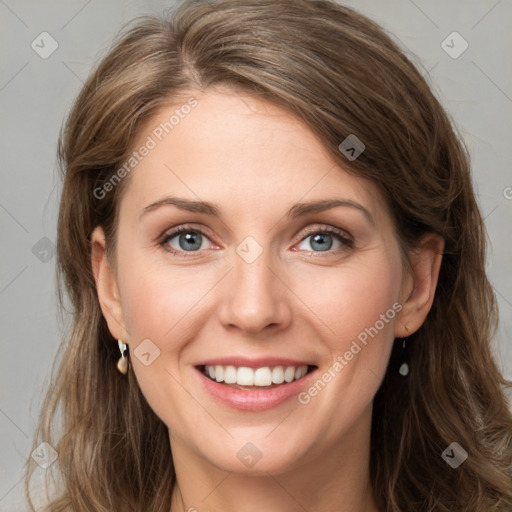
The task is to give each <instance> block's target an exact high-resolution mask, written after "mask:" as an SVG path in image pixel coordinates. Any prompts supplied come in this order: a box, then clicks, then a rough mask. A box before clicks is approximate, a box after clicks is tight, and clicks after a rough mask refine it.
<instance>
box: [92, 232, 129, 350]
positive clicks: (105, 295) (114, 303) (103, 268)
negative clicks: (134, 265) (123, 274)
mask: <svg viewBox="0 0 512 512" xmlns="http://www.w3.org/2000/svg"><path fill="white" fill-rule="evenodd" d="M91 264H92V271H93V274H94V280H95V281H96V290H97V293H98V300H99V303H100V307H101V311H102V313H103V316H104V317H105V320H106V321H107V325H108V329H109V331H110V334H112V336H113V337H114V338H115V339H116V340H119V339H120V340H123V341H124V342H127V340H128V339H129V336H128V332H127V330H126V327H125V321H124V315H123V308H122V306H121V300H120V295H119V288H118V286H117V278H116V275H115V272H114V271H113V269H112V268H111V266H110V264H109V262H108V260H107V256H106V243H105V233H104V231H103V228H102V227H101V226H97V227H96V228H95V229H94V231H93V233H92V235H91Z"/></svg>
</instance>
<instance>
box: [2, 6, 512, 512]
mask: <svg viewBox="0 0 512 512" xmlns="http://www.w3.org/2000/svg"><path fill="white" fill-rule="evenodd" d="M345 3H346V4H347V5H350V6H352V7H355V8H356V9H358V10H359V11H361V12H363V13H364V14H367V15H369V16H370V17H371V18H373V19H374V20H376V21H377V22H379V23H380V24H381V25H382V26H383V27H384V28H386V29H388V30H389V31H390V32H391V33H392V34H394V37H395V38H397V40H399V42H400V44H401V45H402V46H403V48H405V49H407V52H408V54H409V56H410V57H412V58H413V60H414V62H415V63H417V65H418V66H419V67H420V68H421V69H422V70H423V73H425V74H429V76H430V83H431V84H432V87H433V88H434V90H435V91H436V93H437V95H438V97H439V98H440V99H441V101H442V103H443V104H444V105H445V107H446V108H447V110H448V111H449V112H450V114H451V115H452V117H453V119H454V121H455V123H456V125H457V126H458V128H459V129H460V131H461V133H462V135H463V137H464V139H465V141H466V142H467V144H468V146H469V149H470V151H471V155H472V162H473V172H474V182H475V188H476V190H477V193H478V197H479V201H480V204H481V208H482V211H483V214H484V216H485V222H486V226H487V229H488V233H489V238H490V242H491V246H490V252H489V262H488V272H489V276H490V278H491V281H492V283H493V285H494V286H495V290H496V294H497V297H498V301H499V307H500V314H501V318H500V328H499V332H498V335H497V339H496V343H495V352H496V357H497V360H498V363H499V365H500V366H501V368H502V370H503V372H504V374H505V376H506V377H507V378H509V379H512V342H511V334H512V314H511V313H512V272H511V269H512V262H511V258H510V254H511V253H512V237H511V220H512V189H508V188H507V187H512V171H511V162H512V151H511V143H510V136H511V134H512V130H511V128H512V126H511V125H512V115H511V114H512V73H511V67H510V64H506V62H509V63H510V50H511V49H512V32H511V31H510V26H511V25H512V23H511V22H512V2H511V0H481V1H475V0H452V1H450V2H447V1H445V0H444V1H443V0H435V1H427V0H414V1H413V0H390V1H382V0H381V1H379V0H353V1H348V2H345ZM172 4H173V2H172V1H163V0H162V1H157V0H153V1H149V0H148V1H142V0H138V1H137V0H132V1H129V0H111V1H108V2H105V1H104V2H100V1H99V0H89V1H86V0H72V1H70V0H67V1H64V0H52V1H46V2H37V1H36V0H22V1H18V2H16V1H15V0H0V16H1V30H0V37H1V46H0V54H1V59H2V60H1V62H2V71H1V77H0V105H1V112H2V122H1V127H0V130H1V131H0V135H1V137H0V140H1V147H2V152H1V157H2V167H1V180H2V187H1V191H0V233H1V243H2V251H1V265H0V307H1V313H0V315H1V316H0V325H1V328H2V330H1V332H2V338H1V340H2V341H1V358H0V381H1V388H0V389H1V396H0V432H1V436H0V467H1V469H0V510H2V511H13V510H21V508H18V507H17V505H16V504H17V503H19V502H20V493H21V492H22V491H23V482H22V478H23V475H22V472H21V469H22V465H23V463H24V460H25V457H26V456H27V455H28V454H29V451H30V448H31V437H32V433H33V430H34V425H35V421H36V419H37V416H38V412H39V407H40V403H41V399H42V396H43V390H44V388H45V387H46V384H47V383H48V379H49V376H50V370H51V364H52V361H53V359H54V357H55V356H56V355H57V350H58V345H59V342H60V329H61V327H60V326H59V323H58V317H57V309H56V299H55V285H54V263H55V258H54V257H53V245H52V244H53V242H55V237H56V218H57V208H58V200H59V194H60V182H59V176H58V173H57V171H56V165H55V164H56V159H55V150H56V142H57V137H58V132H59V129H60V126H61V123H62V121H63V119H64V117H65V114H66V113H67V112H68V109H69V108H70V105H71V102H72V100H73V98H74V97H75V95H76V94H77V93H78V91H79V89H80V87H81V85H82V82H83V81H84V79H85V77H86V76H87V74H88V73H89V71H90V69H91V66H92V65H93V63H94V62H96V61H97V59H98V58H99V57H100V56H101V55H102V54H103V53H104V52H105V49H106V48H107V46H108V45H109V43H110V41H111V39H112V36H113V35H114V33H115V32H117V30H118V29H119V28H120V26H121V24H123V23H124V22H126V21H128V20H130V19H131V18H132V17H134V16H135V15H137V14H141V13H148V12H153V13H154V12H156V13H160V12H162V11H163V10H164V8H168V7H169V6H171V5H172ZM43 31H47V32H49V33H50V34H51V36H52V37H53V38H54V39H55V40H56V41H57V43H58V48H57V50H56V51H55V52H54V53H53V54H52V55H51V56H49V57H48V58H47V59H43V58H41V57H40V56H39V55H38V53H36V51H34V49H33V48H32V47H31V43H32V41H34V40H35V41H36V43H37V42H38V41H40V38H38V36H39V34H41V33H42V32H43ZM453 31H457V32H458V33H459V34H460V35H461V36H462V37H463V38H464V39H465V40H466V41H467V43H468V44H469V47H468V49H467V50H466V51H465V52H464V53H463V54H462V55H460V56H459V57H458V58H456V59H454V58H452V57H450V56H449V55H448V54H447V53H446V52H445V50H444V49H443V48H442V46H441V43H442V41H444V40H445V39H446V38H447V36H448V35H449V34H451V33H452V32H453ZM452 39H453V37H452V38H451V39H450V38H449V39H448V42H447V44H448V45H450V46H453V48H452V50H451V51H452V52H453V51H457V50H459V49H460V48H462V47H461V46H460V45H461V42H460V41H459V40H457V38H455V39H453V43H452ZM39 44H40V46H42V45H41V43H39ZM45 48H46V50H48V48H49V40H46V44H45ZM42 50H43V49H42V48H41V50H40V51H42ZM507 190H509V192H510V193H509V194H507ZM507 195H508V197H509V199H507V197H506V196H507ZM41 239H42V240H41ZM112 371H115V370H114V368H113V369H112ZM41 472H43V470H41Z"/></svg>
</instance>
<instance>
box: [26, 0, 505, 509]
mask: <svg viewBox="0 0 512 512" xmlns="http://www.w3.org/2000/svg"><path fill="white" fill-rule="evenodd" d="M214 85H227V86H229V87H231V88H232V89H233V90H234V91H236V90H240V91H244V92H246V93H250V94H253V95H256V96H258V97H259V98H262V99H264V100H267V101H269V102H271V103H273V104H275V105H277V106H280V107H282V108H284V109H286V110H287V111H288V112H290V113H292V114H294V115H295V116H297V118H298V119H300V120H302V121H303V122H305V123H306V124H307V126H308V127H309V128H310V129H311V130H312V132H313V133H315V135H316V136H318V137H319V139H320V140H321V141H322V142H323V144H324V146H325V148H326V149H327V150H328V151H329V152H330V154H331V155H332V157H333V158H334V159H335V161H336V162H339V164H340V165H341V166H343V168H345V169H346V170H347V171H349V172H351V173H354V174H355V175H358V176H363V177H365V178H368V179H370V180H372V181H373V182H374V183H375V184H376V185H377V186H378V188H379V189H380V191H381V192H382V195H383V197H384V198H385V200H386V201H387V203H388V204H389V207H390V209H391V212H392V215H393V217H394V222H395V228H396V232H397V236H398V238H399V240H400V245H401V248H402V250H403V252H404V254H409V253H410V251H413V250H414V249H415V247H416V246H417V245H418V243H419V241H420V239H421V237H422V236H423V235H424V234H425V233H427V232H436V233H438V234H439V235H441V236H442V237H443V238H444V240H445V250H444V253H443V262H442V266H441V270H440V276H439V281H438V285H437V290H436V295H435V299H434V303H433V306H432V309H431V311H430V313H429V314H428V316H427V318H426V320H425V322H424V324H423V325H422V326H421V327H420V329H419V330H418V331H417V332H415V333H414V334H413V335H412V336H410V343H409V357H410V367H411V372H410V374H409V376H408V379H407V382H406V383H404V380H403V379H401V378H400V376H397V373H398V372H397V368H398V365H399V352H397V346H398V344H395V345H396V347H395V348H394V349H393V352H392V354H391V359H390V361H389V365H388V369H387V373H386V375H385V377H384V380H383V382H382V384H381V386H380V388H379V390H378V392H377V394H376V396H375V398H374V404H373V419H372V432H371V456H370V475H371V481H372V485H373V489H374V492H375V495H376V499H377V504H378V506H379V508H380V510H381V511H382V512H399V511H400V512H406V511H407V512H409V511H410V512H427V511H437V512H484V511H485V512H489V511H496V512H506V511H508V512H510V510H512V475H511V461H512V444H511V443H512V415H511V411H510V409H509V404H508V402H507V400H506V398H505V393H504V391H505V388H506V387H507V386H510V385H511V383H510V382H508V381H506V380H505V379H504V378H503V376H502V375H501V374H500V371H499V369H498V368H497V365H496V363H495V361H494V360H493V356H492V351H491V342H492V339H493V337H494V335H495V331H496V325H497V306H496V300H495V296H494V292H493V290H492V287H491V285H490V283H489V281H488V278H487V276H486V272H485V257H486V232H485V228H484V223H483V219H482V216H481V213H480V211H479V208H478V205H477V202H476V200H475V194H474V191H473V187H472V182H471V175H470V163H469V156H468V151H467V149H466V147H465V145H464V143H463V142H462V138H461V136H460V135H458V133H457V131H456V129H455V128H454V124H453V122H452V121H451V119H450V118H449V116H448V115H447V113H446V112H445V110H444V109H443V107H442V106H441V104H440V102H439V101H438V100H437V99H436V97H435V95H434V94H433V92H432V91H431V89H430V87H429V85H428V84H427V82H426V80H425V79H424V78H423V77H422V74H421V73H420V72H419V71H418V70H417V68H416V67H415V65H414V64H413V63H412V61H411V60H410V58H409V57H407V56H406V54H405V53H404V51H403V50H401V48H400V47H399V45H398V44H396V43H395V42H394V40H393V39H392V38H391V37H390V36H389V35H388V34H386V32H385V31H384V30H383V29H382V28H381V27H379V26H378V25H377V24H376V23H374V22H373V21H371V20H369V19H368V18H366V17H365V16H362V15H361V14H358V13H357V12H355V11H354V10H352V9H350V8H348V7H344V6H341V5H339V4H337V3H335V2H332V1H328V0H317V1H315V0H277V1H276V0H219V1H217V2H198V1H186V2H184V3H182V4H180V5H179V6H178V7H177V8H176V9H175V10H174V11H173V12H171V13H170V14H169V15H165V16H162V17H155V16H146V17H142V18H138V19H137V20H134V22H133V24H132V25H130V26H128V27H126V28H125V29H124V30H123V31H122V32H121V33H120V34H119V36H118V37H117V39H116V40H115V41H114V43H113V46H112V48H111V49H110V51H109V52H108V54H106V55H105V56H104V57H103V59H102V60H101V61H100V62H99V64H98V65H97V67H96V69H95V70H94V72H93V73H92V75H91V76H90V78H89V79H88V80H87V82H86V84H85V85H84V87H83V88H82V90H81V92H80V94H79V96H78V97H77V99H76V101H75V103H74V106H73V108H72V110H71V112H70V114H69V116H68V118H67V122H66V124H65V126H64V127H63V130H62V133H61V137H60V140H59V161H60V166H61V169H62V177H63V191H62V196H61V203H60V210H59V218H58V238H57V246H58V255H57V265H58V284H59V299H60V301H61V305H63V304H64V302H65V299H66V297H67V298H69V301H70V304H71V306H72V311H71V318H72V324H71V326H70V329H69V332H67V334H66V336H65V337H64V339H63V341H62V346H61V350H60V351H59V352H60V353H61V354H62V356H61V359H60V360H59V361H58V362H57V361H56V363H55V364H56V365H57V364H58V366H57V368H58V371H57V372H56V374H55V375H54V376H53V378H52V382H51V385H50V387H49V389H48V391H47V394H46V397H45V400H44V403H43V407H42V412H41V417H40V420H39V425H38V427H37V430H36V434H35V439H34V447H35V446H37V444H38V443H39V442H40V441H46V442H48V443H50V444H51V445H52V446H54V447H55V449H56V450H57V452H58V463H56V464H54V465H53V466H51V468H49V470H48V472H50V471H51V470H55V471H56V474H58V476H59V477H60V479H61V488H60V489H59V493H58V494H57V495H56V496H54V497H53V498H52V500H51V502H50V504H49V505H48V509H47V510H49V511H50V512H64V511H66V512H70V511H87V512H107V511H108V512H113V511H123V512H128V511H133V512H147V511H148V510H151V511H152V512H168V511H169V509H170V504H171V494H172V489H173V487H174V485H175V473H174V466H173V459H172V453H171V450H170V445H169V438H168V431H167V427H166V426H165V425H164V423H163V422H162V421H161V420H160V419H159V418H158V417H157V416H156V414H155V413H154V412H153V411H152V409H151V408H150V407H149V405H148V403H147V402H146V400H145V398H144V396H143V395H142V393H141V391H140V389H139V387H138V385H137V381H136V378H135V375H134V373H133V370H132V369H131V368H130V370H129V372H128V375H127V376H123V375H121V374H120V373H119V372H118V371H117V370H116V361H117V359H118V357H119V352H118V350H117V343H116V341H115V340H114V339H113V338H112V336H111V334H110V333H109V330H108V328H107V325H106V322H105V319H104V318H103V316H102V313H101V309H100V306H99V302H98V296H97V291H96V287H95V281H94V278H93V274H92V268H91V244H90V237H91V233H92V231H93V229H94V228H95V227H96V226H98V225H101V226H103V228H104V230H105V233H106V238H107V253H108V255H109V258H110V259H111V260H112V261H114V260H115V258H114V254H115V245H116V239H115V235H116V226H117V222H118V206H119V199H120V197H121V196H122V193H123V190H124V187H125V186H126V182H127V180H128V178H124V179H123V180H121V182H120V183H119V185H118V186H117V187H115V188H114V189H113V190H112V191H111V192H109V193H108V194H106V195H105V197H102V198H98V197H97V194H95V193H94V191H95V190H96V189H98V187H102V186H104V184H105V183H107V182H108V181H109V180H111V179H112V177H113V176H114V174H115V172H116V171H117V170H118V169H119V168H120V167H121V166H122V165H123V163H124V162H125V160H126V158H127V155H129V154H130V152H131V151H133V144H134V141H135V138H136V136H137V135H138V134H139V133H140V131H141V129H142V127H143V126H144V125H145V123H146V122H147V121H148V119H150V118H151V117H152V116H153V115H154V114H155V113H156V112H157V111H158V110H159V109H160V108H161V107H162V106H164V105H169V104H174V103H176V102H177V101H178V99H179V98H183V97H186V95H187V94H189V93H190V91H193V90H205V89H207V88H208V87H210V86H214ZM350 134H355V135H357V137H358V138H359V139H360V140H362V141H363V142H364V144H365V146H366V149H365V151H364V153H362V154H361V156H360V157H359V158H357V160H354V161H349V160H347V159H346V158H345V156H344V155H342V154H341V153H340V151H339V149H338V146H339V144H340V143H341V142H342V141H343V140H344V139H345V138H346V137H347V136H348V135H350ZM63 307H64V306H63ZM54 369H55V367H54ZM57 426H58V427H59V430H58V432H54V430H53V428H54V427H57ZM54 436H56V438H55V439H54ZM453 441H457V442H458V443H459V444H460V445H461V446H462V447H464V449H465V450H466V451H467V452H468V454H469V457H468V458H467V460H466V461H465V462H464V463H463V464H462V465H461V466H460V467H459V468H458V469H456V470H454V469H452V468H451V467H450V466H449V465H448V464H447V463H446V462H445V461H444V460H443V458H442V457H441V453H442V452H443V450H444V449H445V448H446V447H447V446H449V445H450V444H451V443H452V442H453ZM34 466H35V463H34V462H33V461H32V460H31V459H30V458H29V459H28V462H27V464H26V482H25V485H26V492H27V496H28V499H29V502H30V503H32V502H31V501H30V497H29V482H30V479H31V475H32V473H33V470H34ZM49 474H50V473H48V475H49ZM52 474H53V473H52Z"/></svg>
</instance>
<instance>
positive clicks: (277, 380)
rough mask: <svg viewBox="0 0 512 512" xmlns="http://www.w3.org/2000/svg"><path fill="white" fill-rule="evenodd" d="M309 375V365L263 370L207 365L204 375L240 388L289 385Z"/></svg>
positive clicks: (268, 367) (264, 368)
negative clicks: (284, 383)
mask: <svg viewBox="0 0 512 512" xmlns="http://www.w3.org/2000/svg"><path fill="white" fill-rule="evenodd" d="M306 373H308V367H307V365H303V366H297V367H295V366H274V367H272V368H271V367H270V366H263V367H261V368H249V367H247V366H240V367H238V368H236V367H235V366H222V365H220V364H217V365H214V366H212V365H206V366H205V367H204V374H205V375H207V376H209V377H210V379H212V380H215V381H217V382H225V383H226V384H238V385H239V386H261V387H264V386H270V385H272V384H282V383H283V382H286V383H289V382H292V381H294V380H297V379H300V378H301V377H304V375H306Z"/></svg>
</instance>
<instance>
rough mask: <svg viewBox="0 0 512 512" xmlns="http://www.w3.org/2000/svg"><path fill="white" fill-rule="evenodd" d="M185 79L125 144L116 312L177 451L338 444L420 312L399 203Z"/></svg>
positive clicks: (218, 456) (274, 117)
mask: <svg viewBox="0 0 512 512" xmlns="http://www.w3.org/2000/svg"><path fill="white" fill-rule="evenodd" d="M193 96H194V98H195V100H197V103H196V102H195V101H192V100H191V101H189V103H188V104H189V105H192V107H191V108H182V105H185V104H187V101H186V100H185V101H184V102H183V104H177V105H173V106H172V107H169V108H165V109H163V110H161V112H160V113H159V115H158V116H157V117H155V118H154V119H152V120H151V121H150V122H149V123H148V124H147V126H146V130H144V132H143V133H141V134H140V137H139V139H138V142H137V144H136V145H135V148H134V149H135V150H136V151H138V155H139V156H138V157H137V158H138V159H140V162H139V163H138V165H137V166H136V168H135V169H134V170H132V171H131V172H132V173H133V174H132V175H131V176H130V181H129V183H128V184H127V187H126V189H125V191H124V193H123V197H122V200H121V205H120V221H119V229H118V239H117V254H116V267H117V268H116V271H115V273H112V272H110V269H109V268H108V266H107V265H106V261H105V259H104V258H103V259H101V258H100V259H101V262H100V263H99V267H98V268H101V271H99V274H97V275H98V276H99V285H98V290H99V295H100V300H101V303H102V307H103V311H104V314H105V316H106V318H107V321H108V323H109V328H110V330H111V332H112V334H113V336H114V337H116V338H121V339H123V341H124V342H125V343H127V344H129V351H130V362H131V365H132V367H133V371H134V372H135V375H136V378H137V381H138V383H139V385H140V388H141V390H142V392H143V394H144V396H145V397H146V399H147V401H148V403H149V404H150V406H151V407H152V409H153V410H154V411H155V413H156V414H157V415H158V416H159V417H160V418H161V419H162V421H163V422H164V423H165V424H166V425H167V427H168V428H169V432H170V438H171V446H172V448H173V451H174V452H175V453H179V452H180V450H181V451H187V452H188V453H189V454H194V456H196V457H197V458H198V460H201V461H203V462H205V463H208V464H212V465H214V466H216V467H218V468H221V469H223V470H227V471H238V472H249V471H258V472H260V471H263V472H267V471H270V472H272V473H274V474H278V473H279V472H284V471H286V470H288V469H290V468H293V467H299V466H300V465H302V464H306V463H307V464H312V463H314V462H315V460H317V462H318V460H321V458H322V457H325V456H326V455H327V454H328V455H332V454H333V453H336V452H337V451H339V452H340V457H343V453H345V454H347V453H349V451H350V450H351V449H352V450H353V449H354V448H355V447H358V448H359V447H360V445H361V443H362V444H363V445H364V444H365V443H366V445H367V441H368V436H369V429H370V418H371V406H372V400H373V397H374V395H375V393H376V391H377V389H378V387H379V385H380V383H381V380H382V378H383V376H384V373H385V370H386V366H387V363H388V358H389V355H390V351H391V348H392V344H393V341H394V338H395V336H397V337H398V336H403V335H405V334H406V331H405V330H404V325H405V323H409V324H414V323H415V320H416V318H415V317H414V315H413V314H412V313H410V312H409V309H408V307H407V304H406V303H407V300H408V298H410V297H411V295H413V296H414V294H412V288H413V280H412V278H409V274H408V273H405V271H404V269H403V266H402V259H401V257H400V252H399V246H398V242H397V239H396V236H395V233H394V227H393V223H392V219H391V216H390V214H389V212H388V210H387V209H386V207H385V204H384V202H383V200H382V197H381V195H380V193H379V192H378V190H377V189H376V187H375V186H374V185H373V184H372V183H370V182H369V181H366V180H364V179H361V178H358V177H356V176H354V175H351V174H348V173H347V172H346V171H344V170H343V168H342V167H339V166H338V165H336V164H335V163H334V161H333V160H332V159H331V157H330V156H329V155H328V154H327V152H326V151H325V149H324V148H323V147H322V144H321V143H320V142H319V140H317V138H316V137H315V136H314V135H313V134H312V132H311V131H310V130H309V129H308V128H307V127H306V126H305V125H304V124H302V123H301V122H300V121H299V120H298V119H297V118H295V117H293V116H292V115H290V114H289V113H287V112H285V111H283V110H281V109H279V108H277V107H275V106H272V105H270V104H268V103H265V102H262V101H260V100H258V99H255V98H253V97H250V96H243V95H240V94H235V93H234V92H229V91H224V92H221V91H216V92H215V91H213V90H208V91H206V92H205V93H199V92H197V93H194V94H193ZM180 108H181V110H180ZM176 110H178V113H176ZM173 115H174V116H175V117H174V120H172V121H171V122H169V119H170V118H171V116H173ZM178 118H179V121H177V119H178ZM166 122H167V123H168V124H167V125H165V123H166ZM161 123H162V124H161ZM163 127H166V128H167V131H168V133H166V130H165V129H164V128H163ZM170 127H171V128H170ZM159 139H161V140H159ZM340 142H341V141H340ZM143 145H146V147H147V151H139V149H140V148H141V147H142V146H143ZM141 153H145V156H141ZM177 229H180V230H182V232H181V233H179V232H177V231H176V230H177ZM93 241H94V242H95V245H96V246H99V245H102V244H103V239H102V233H101V229H99V228H98V230H96V232H95V234H94V237H93ZM95 254H96V256H93V258H94V257H96V258H97V254H98V253H97V252H96V253H95ZM96 261H99V260H96ZM405 315H409V316H407V317H406V318H404V316H405ZM417 327H418V325H411V330H415V329H416V328H417ZM290 368H291V369H290ZM306 370H307V371H308V373H307V374H306V375H304V376H303V373H304V371H306ZM113 371H115V369H113ZM205 373H207V374H208V375H205ZM224 378H225V379H226V380H227V381H228V382H227V383H226V382H223V379H224ZM283 379H284V382H283ZM292 379H293V380H292ZM235 380H236V382H235ZM289 380H292V381H291V382H288V381H289ZM217 381H220V382H217ZM271 382H273V384H272V385H271V386H269V384H270V383H271ZM251 384H252V385H251ZM253 467H254V469H252V468H253Z"/></svg>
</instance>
